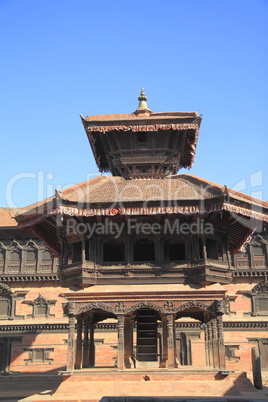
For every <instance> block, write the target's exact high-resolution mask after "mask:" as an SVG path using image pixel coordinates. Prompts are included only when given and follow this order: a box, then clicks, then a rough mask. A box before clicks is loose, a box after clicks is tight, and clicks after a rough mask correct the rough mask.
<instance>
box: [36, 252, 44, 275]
mask: <svg viewBox="0 0 268 402" xmlns="http://www.w3.org/2000/svg"><path fill="white" fill-rule="evenodd" d="M43 252H44V251H43V249H40V248H39V249H38V250H37V264H36V272H41V264H42V257H43Z"/></svg>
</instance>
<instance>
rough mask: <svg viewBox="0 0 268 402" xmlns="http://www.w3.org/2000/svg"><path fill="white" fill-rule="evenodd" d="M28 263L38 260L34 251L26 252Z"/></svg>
mask: <svg viewBox="0 0 268 402" xmlns="http://www.w3.org/2000/svg"><path fill="white" fill-rule="evenodd" d="M25 259H26V261H35V260H36V252H35V251H33V250H28V251H26V257H25Z"/></svg>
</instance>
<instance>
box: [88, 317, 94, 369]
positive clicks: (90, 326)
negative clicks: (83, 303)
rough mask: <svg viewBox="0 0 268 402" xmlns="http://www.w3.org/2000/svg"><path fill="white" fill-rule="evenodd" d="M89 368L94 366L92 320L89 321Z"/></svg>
mask: <svg viewBox="0 0 268 402" xmlns="http://www.w3.org/2000/svg"><path fill="white" fill-rule="evenodd" d="M89 332H90V338H89V367H94V366H95V344H94V318H93V317H91V318H90V319H89Z"/></svg>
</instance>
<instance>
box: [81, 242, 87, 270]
mask: <svg viewBox="0 0 268 402" xmlns="http://www.w3.org/2000/svg"><path fill="white" fill-rule="evenodd" d="M81 260H82V264H85V261H86V238H85V237H83V238H82V255H81Z"/></svg>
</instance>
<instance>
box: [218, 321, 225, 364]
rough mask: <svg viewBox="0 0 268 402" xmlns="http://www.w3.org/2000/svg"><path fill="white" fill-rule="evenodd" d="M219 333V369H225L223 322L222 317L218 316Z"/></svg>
mask: <svg viewBox="0 0 268 402" xmlns="http://www.w3.org/2000/svg"><path fill="white" fill-rule="evenodd" d="M217 331H218V353H219V369H221V370H224V369H225V348H224V338H223V322H222V315H218V316H217Z"/></svg>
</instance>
